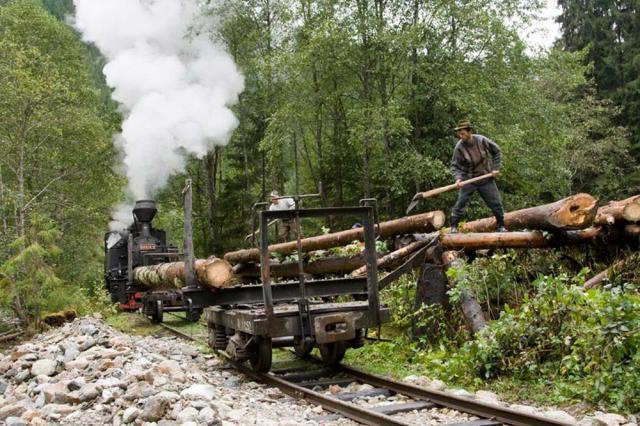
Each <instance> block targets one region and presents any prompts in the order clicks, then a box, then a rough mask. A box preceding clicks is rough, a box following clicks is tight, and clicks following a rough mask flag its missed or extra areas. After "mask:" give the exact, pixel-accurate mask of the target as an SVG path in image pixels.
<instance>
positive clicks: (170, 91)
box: [74, 0, 244, 223]
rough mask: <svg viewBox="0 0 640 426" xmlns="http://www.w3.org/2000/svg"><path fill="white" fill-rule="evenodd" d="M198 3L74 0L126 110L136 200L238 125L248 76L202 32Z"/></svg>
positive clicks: (124, 144)
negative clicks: (238, 110) (236, 113)
mask: <svg viewBox="0 0 640 426" xmlns="http://www.w3.org/2000/svg"><path fill="white" fill-rule="evenodd" d="M198 3H199V1H198V0H107V1H104V0H74V4H75V7H76V16H75V20H74V25H75V27H76V28H77V29H78V30H79V31H80V32H81V34H82V37H83V39H84V40H85V41H88V42H93V43H95V45H96V46H97V47H98V49H100V51H101V52H102V54H103V55H104V56H105V57H106V58H107V61H108V63H107V65H106V66H105V67H104V70H103V72H104V74H105V76H106V80H107V84H108V85H109V86H110V87H112V88H113V89H114V91H113V95H112V96H113V99H115V100H116V101H118V102H119V103H120V104H121V106H122V109H123V112H124V115H125V121H124V123H123V125H122V133H121V134H119V135H117V136H116V143H117V144H118V145H119V146H120V147H121V149H122V152H123V154H124V166H125V170H126V171H125V173H126V176H127V178H128V181H129V190H130V193H131V194H130V195H131V196H132V197H134V199H144V198H149V197H150V196H152V195H153V194H155V193H156V192H157V191H158V190H159V189H161V188H162V187H163V186H164V185H165V184H166V183H167V180H168V179H169V177H170V176H171V175H172V174H175V173H179V172H182V171H184V169H185V164H186V159H187V156H188V155H189V154H191V155H195V156H197V157H198V158H201V157H203V156H204V155H206V153H207V152H208V151H209V150H210V149H211V148H212V147H213V145H225V144H226V143H227V142H228V141H229V138H230V136H231V133H232V131H233V130H234V129H235V127H236V126H237V119H236V118H235V116H234V115H233V113H232V111H231V110H230V109H229V106H230V105H233V104H234V103H236V102H237V101H238V96H239V94H240V92H242V90H243V88H244V80H243V77H242V75H241V74H240V72H239V71H238V69H237V67H236V65H235V63H234V62H233V60H232V58H231V57H230V56H229V54H228V53H227V52H226V51H225V49H224V47H223V46H221V45H218V44H216V43H214V42H213V41H212V40H211V39H210V38H209V37H208V36H207V35H206V31H200V29H201V27H202V24H203V22H200V21H199V19H201V18H199V17H200V16H201V10H200V8H199V7H198ZM208 24H209V25H211V22H208ZM123 208H124V209H123ZM116 210H117V211H116V212H115V213H114V218H115V219H116V220H117V221H121V222H122V221H123V219H128V218H129V217H131V207H130V206H127V205H122V206H120V207H119V208H117V209H116ZM129 222H130V220H129ZM123 223H127V222H123Z"/></svg>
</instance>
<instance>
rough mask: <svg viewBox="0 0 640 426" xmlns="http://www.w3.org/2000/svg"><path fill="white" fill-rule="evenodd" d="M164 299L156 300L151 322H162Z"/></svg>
mask: <svg viewBox="0 0 640 426" xmlns="http://www.w3.org/2000/svg"><path fill="white" fill-rule="evenodd" d="M162 313H163V312H162V300H156V307H155V309H153V313H152V314H151V322H152V323H154V324H160V323H161V322H162Z"/></svg>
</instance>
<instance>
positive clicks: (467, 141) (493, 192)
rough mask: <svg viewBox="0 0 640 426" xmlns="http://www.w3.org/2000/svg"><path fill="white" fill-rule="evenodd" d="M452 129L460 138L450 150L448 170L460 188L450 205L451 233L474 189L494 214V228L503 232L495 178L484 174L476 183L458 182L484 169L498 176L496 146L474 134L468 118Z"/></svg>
mask: <svg viewBox="0 0 640 426" xmlns="http://www.w3.org/2000/svg"><path fill="white" fill-rule="evenodd" d="M455 130H456V134H457V136H458V137H459V138H460V140H459V141H458V143H457V144H456V147H455V149H454V150H453V159H452V161H451V172H452V173H453V176H454V177H455V179H456V185H458V188H460V192H459V193H458V201H456V204H455V205H454V206H453V211H452V213H451V233H452V234H455V233H457V232H458V223H460V219H461V218H462V217H463V216H464V212H465V210H466V207H467V203H468V202H469V198H470V197H471V195H472V194H473V193H474V192H475V191H478V192H479V193H480V196H481V197H482V199H483V200H484V202H485V203H486V204H487V206H489V208H490V209H491V211H492V212H493V215H494V216H495V217H496V230H497V231H498V232H507V228H506V227H505V226H504V208H503V207H502V198H501V197H500V191H498V187H497V186H496V181H495V179H494V178H493V177H488V178H487V179H483V180H481V181H479V182H476V183H471V184H468V185H465V186H462V185H461V182H462V181H463V180H467V179H471V178H474V177H477V176H481V175H483V174H486V173H491V174H492V175H493V176H498V175H499V174H500V165H501V152H500V147H499V146H498V145H497V144H496V143H495V142H493V141H492V140H491V139H489V138H487V137H485V136H482V135H474V134H473V133H472V127H471V123H470V122H469V121H461V122H459V123H458V127H456V129H455Z"/></svg>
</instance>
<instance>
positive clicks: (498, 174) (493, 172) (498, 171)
mask: <svg viewBox="0 0 640 426" xmlns="http://www.w3.org/2000/svg"><path fill="white" fill-rule="evenodd" d="M491 175H492V176H500V170H493V171H492V172H491Z"/></svg>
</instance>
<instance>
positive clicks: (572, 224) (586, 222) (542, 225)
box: [464, 194, 597, 232]
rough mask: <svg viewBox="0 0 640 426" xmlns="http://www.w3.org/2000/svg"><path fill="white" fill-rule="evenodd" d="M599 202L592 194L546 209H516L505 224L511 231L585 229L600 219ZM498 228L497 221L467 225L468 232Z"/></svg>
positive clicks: (566, 200)
mask: <svg viewBox="0 0 640 426" xmlns="http://www.w3.org/2000/svg"><path fill="white" fill-rule="evenodd" d="M596 207H597V200H596V199H595V198H593V197H592V196H591V195H589V194H576V195H572V196H571V197H567V198H565V199H562V200H560V201H556V202H555V203H551V204H544V205H542V206H536V207H530V208H527V209H522V210H516V211H513V212H510V213H507V214H505V216H504V221H505V225H506V226H507V228H508V229H509V230H511V231H514V230H517V229H544V230H550V231H557V230H570V229H584V228H587V227H589V226H591V224H592V222H593V220H594V218H595V216H596ZM495 229H496V219H495V218H493V217H491V218H485V219H479V220H474V221H472V222H467V223H466V224H465V225H464V230H466V231H468V232H490V231H494V230H495Z"/></svg>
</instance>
